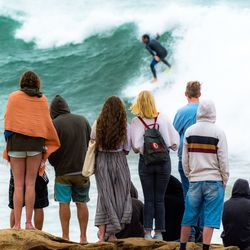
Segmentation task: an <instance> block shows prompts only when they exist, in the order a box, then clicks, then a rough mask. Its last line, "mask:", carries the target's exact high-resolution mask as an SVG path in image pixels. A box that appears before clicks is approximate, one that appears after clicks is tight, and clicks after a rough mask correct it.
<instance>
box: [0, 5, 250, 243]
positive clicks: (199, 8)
mask: <svg viewBox="0 0 250 250" xmlns="http://www.w3.org/2000/svg"><path fill="white" fill-rule="evenodd" d="M249 6H250V3H249V1H165V0H164V1H163V0H159V1H157V2H156V1H153V0H147V1H146V0H145V1H142V0H140V1H132V0H127V1H119V2H118V1H105V2H104V1H101V0H94V1H91V2H90V1H85V0H83V1H81V0H75V1H74V2H72V1H69V0H62V1H60V2H58V1H56V0H45V1H31V0H20V1H14V0H10V1H7V0H0V31H1V32H0V86H1V89H0V98H1V99H0V104H1V105H0V119H1V121H0V129H1V130H3V116H4V110H5V105H6V100H7V96H8V94H9V93H10V92H12V91H14V90H16V89H17V87H18V81H19V78H20V75H21V74H22V72H24V71H25V70H30V69H31V70H35V71H36V72H37V73H38V74H39V75H40V76H41V79H42V85H43V92H44V93H45V94H46V96H47V97H48V99H49V101H50V100H51V99H52V98H53V96H54V95H56V94H61V95H63V96H64V97H65V98H66V100H67V101H68V102H69V105H70V107H71V109H72V111H73V112H76V113H78V114H83V115H85V116H86V117H87V118H88V119H89V120H90V122H91V123H92V122H93V121H94V120H95V118H96V117H97V115H98V113H99V111H100V108H101V106H102V104H103V102H104V100H105V98H106V97H108V96H110V95H119V96H121V97H122V98H123V99H124V101H125V103H126V105H127V107H129V105H130V104H131V102H132V101H133V99H134V97H135V96H136V95H137V94H138V93H139V91H140V90H143V89H150V90H152V91H153V92H154V94H155V96H156V101H157V105H158V107H159V110H160V111H162V112H164V113H167V114H168V115H169V117H170V118H171V119H173V116H174V113H175V112H176V110H177V109H178V108H179V107H181V106H182V105H184V104H185V102H186V100H185V97H184V95H183V93H184V88H185V84H186V82H187V81H189V80H196V79H198V80H200V81H201V82H202V83H203V87H202V88H203V95H202V96H203V97H204V98H205V97H206V98H212V99H213V100H214V101H215V103H216V106H217V111H218V112H217V113H218V124H219V125H220V126H221V127H222V128H223V129H225V130H226V133H227V136H228V141H229V149H230V162H231V178H230V186H231V185H232V183H233V181H234V180H235V179H236V178H238V177H245V178H248V179H249V177H250V172H249V166H250V157H249V150H250V146H249V143H248V141H249V138H250V132H249V128H248V127H249V126H248V124H249V121H250V118H249V117H250V111H249V108H248V99H249V90H250V88H249V82H250V76H249V73H248V72H249V65H250V49H249V44H250V25H249V23H250V7H249ZM144 32H148V33H150V34H152V35H154V34H155V33H156V32H159V33H161V34H162V37H161V42H162V43H163V44H164V45H165V46H166V47H167V48H168V51H169V60H170V62H171V63H172V64H173V69H172V70H171V71H170V72H169V73H164V70H165V68H164V66H162V65H159V66H158V68H157V70H158V72H159V73H160V72H161V73H160V74H159V79H160V80H159V83H158V85H151V84H150V83H149V80H150V78H151V74H150V71H149V67H148V64H149V62H150V59H151V58H150V55H148V53H147V51H145V49H144V48H143V46H142V44H141V43H140V36H141V34H143V33H144ZM162 72H163V73H162ZM128 114H129V118H131V114H130V113H129V111H128ZM0 145H1V149H3V146H4V141H3V139H2V140H0ZM172 159H173V174H174V175H176V176H177V177H178V174H177V164H176V160H177V159H176V155H175V154H173V156H172ZM129 161H130V168H131V173H132V179H133V181H134V182H135V184H136V185H137V187H138V189H139V191H140V192H141V187H140V182H139V179H138V175H137V162H136V161H137V157H136V156H134V155H133V154H131V155H130V157H129ZM1 163H2V166H1V174H0V183H1V192H0V211H1V213H0V227H1V228H3V227H8V220H7V218H8V212H9V210H8V208H7V201H8V191H7V189H8V184H7V183H8V176H9V172H8V171H9V170H8V166H7V163H5V162H3V161H2V162H1ZM49 174H50V179H51V182H50V201H51V206H50V207H49V208H48V209H46V218H45V230H46V231H48V232H50V233H53V234H56V235H60V226H59V219H58V216H57V211H58V205H57V204H56V203H55V202H54V201H53V169H51V168H49ZM228 192H230V187H229V188H228ZM96 195H97V194H96V189H95V184H94V180H93V185H92V189H91V198H92V200H91V202H90V203H89V207H90V215H91V216H90V217H91V218H90V223H89V231H88V234H89V238H90V240H92V241H94V240H96V234H95V232H96V230H95V229H94V226H93V218H94V213H95V202H96ZM140 197H141V198H143V197H142V194H141V193H140ZM72 214H73V216H72V231H71V233H72V239H73V240H78V226H77V221H76V218H75V216H74V215H75V208H73V213H72ZM218 235H219V232H217V233H216V235H215V238H214V241H219V236H218Z"/></svg>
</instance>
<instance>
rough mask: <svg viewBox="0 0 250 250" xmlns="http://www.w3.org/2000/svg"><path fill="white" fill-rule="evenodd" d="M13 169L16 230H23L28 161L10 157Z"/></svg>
mask: <svg viewBox="0 0 250 250" xmlns="http://www.w3.org/2000/svg"><path fill="white" fill-rule="evenodd" d="M10 164H11V169H12V172H13V176H14V208H15V210H14V217H15V225H14V227H13V228H14V229H20V228H21V216H22V208H23V201H24V178H25V168H26V159H25V158H14V157H10Z"/></svg>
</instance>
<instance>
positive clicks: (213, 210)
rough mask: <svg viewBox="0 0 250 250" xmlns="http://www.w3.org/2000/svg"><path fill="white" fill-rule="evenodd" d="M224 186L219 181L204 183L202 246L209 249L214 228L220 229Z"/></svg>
mask: <svg viewBox="0 0 250 250" xmlns="http://www.w3.org/2000/svg"><path fill="white" fill-rule="evenodd" d="M224 192H225V189H224V186H223V183H222V182H221V181H207V182H204V190H203V194H204V229H203V246H204V245H207V246H206V247H209V245H210V243H211V239H212V236H213V230H214V228H220V223H221V217H222V211H223V206H224Z"/></svg>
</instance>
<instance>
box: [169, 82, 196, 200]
mask: <svg viewBox="0 0 250 250" xmlns="http://www.w3.org/2000/svg"><path fill="white" fill-rule="evenodd" d="M185 96H186V98H187V101H188V104H187V105H185V106H184V107H182V108H181V109H179V110H178V111H177V113H176V115H175V118H174V122H173V124H174V127H175V129H176V130H177V131H178V133H179V135H180V147H179V149H178V158H179V164H178V170H179V173H180V177H181V183H182V188H183V192H184V199H185V198H186V195H187V191H188V188H189V181H188V178H187V177H186V176H185V174H184V171H183V167H182V149H183V138H184V134H185V132H186V130H187V129H188V128H189V127H190V126H192V125H193V124H195V123H196V114H197V109H198V106H199V98H200V96H201V84H200V83H199V82H198V81H190V82H188V83H187V86H186V91H185Z"/></svg>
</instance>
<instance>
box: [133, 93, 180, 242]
mask: <svg viewBox="0 0 250 250" xmlns="http://www.w3.org/2000/svg"><path fill="white" fill-rule="evenodd" d="M131 112H132V113H133V114H134V115H135V116H136V117H135V118H134V119H133V120H132V123H131V139H132V147H133V150H134V151H135V153H139V154H140V160H139V175H140V180H141V184H142V189H143V194H144V203H145V204H144V230H145V238H146V239H151V238H152V236H151V233H152V230H153V220H154V219H155V229H154V239H160V240H161V239H162V232H165V207H164V196H165V191H166V189H167V185H168V181H169V178H170V174H171V161H170V158H169V155H168V152H166V154H167V156H168V157H167V160H165V161H163V162H159V163H157V164H154V165H146V163H145V155H144V153H145V152H144V135H145V131H146V130H147V129H152V128H156V129H158V131H159V133H160V135H161V138H162V139H163V140H164V142H163V144H164V146H166V147H165V148H166V151H168V149H172V150H177V148H178V145H179V135H178V133H177V131H176V130H175V129H174V127H173V125H172V123H171V121H170V120H169V119H168V118H167V117H166V116H165V115H164V114H162V113H159V112H158V111H157V108H156V105H155V100H154V97H153V95H152V94H151V92H149V91H142V92H141V93H140V94H139V96H138V97H137V100H136V101H135V103H134V104H133V105H132V106H131ZM167 148H168V149H167Z"/></svg>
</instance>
